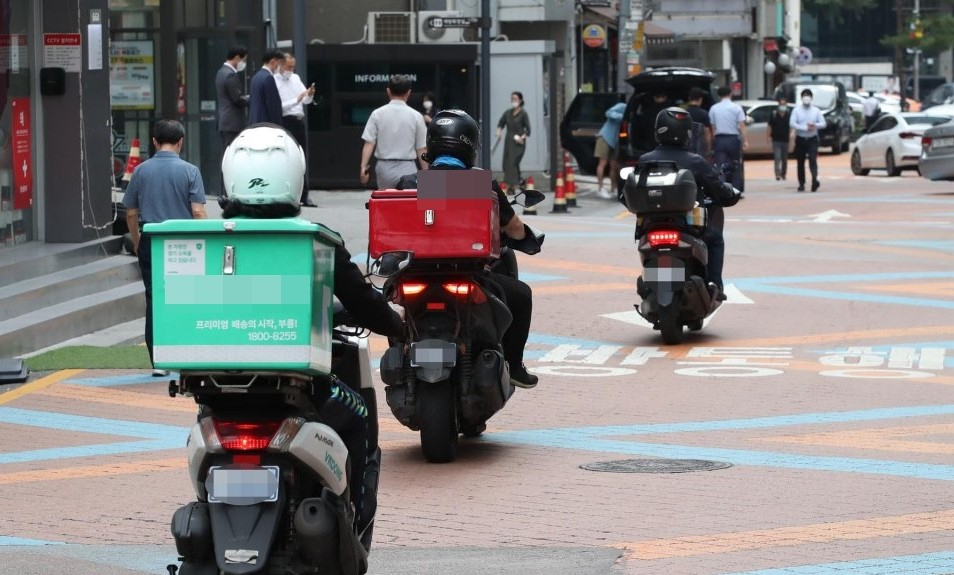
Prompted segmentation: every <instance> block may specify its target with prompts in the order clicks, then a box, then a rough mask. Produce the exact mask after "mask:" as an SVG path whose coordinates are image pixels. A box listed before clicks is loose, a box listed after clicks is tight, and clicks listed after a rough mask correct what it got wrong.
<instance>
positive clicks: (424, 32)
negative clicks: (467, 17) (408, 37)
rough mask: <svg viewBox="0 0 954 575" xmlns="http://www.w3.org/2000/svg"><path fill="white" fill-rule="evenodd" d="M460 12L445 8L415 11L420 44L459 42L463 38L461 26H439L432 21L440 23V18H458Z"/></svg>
mask: <svg viewBox="0 0 954 575" xmlns="http://www.w3.org/2000/svg"><path fill="white" fill-rule="evenodd" d="M460 16H461V13H460V12H450V11H447V10H422V11H420V12H418V13H417V41H418V43H420V44H449V43H456V42H461V41H462V40H463V39H464V29H463V28H440V27H434V26H432V23H437V24H438V25H439V24H440V19H441V18H459V17H460Z"/></svg>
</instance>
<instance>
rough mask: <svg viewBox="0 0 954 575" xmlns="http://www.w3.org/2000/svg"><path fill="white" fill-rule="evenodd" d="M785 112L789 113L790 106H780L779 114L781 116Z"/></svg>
mask: <svg viewBox="0 0 954 575" xmlns="http://www.w3.org/2000/svg"><path fill="white" fill-rule="evenodd" d="M785 112H788V106H779V107H778V113H779V114H783V115H784V114H785Z"/></svg>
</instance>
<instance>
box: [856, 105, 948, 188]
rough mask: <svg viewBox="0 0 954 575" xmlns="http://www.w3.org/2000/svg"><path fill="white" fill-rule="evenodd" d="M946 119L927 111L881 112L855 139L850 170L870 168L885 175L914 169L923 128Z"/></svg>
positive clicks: (861, 173)
mask: <svg viewBox="0 0 954 575" xmlns="http://www.w3.org/2000/svg"><path fill="white" fill-rule="evenodd" d="M950 120H951V117H950V116H946V115H943V114H932V113H930V112H900V113H896V114H884V115H883V116H881V117H880V118H878V120H877V121H875V123H874V125H873V126H871V129H870V130H868V131H867V132H866V133H865V134H864V135H863V136H861V137H860V138H858V141H857V142H855V151H854V152H852V154H851V172H852V173H853V174H855V175H856V176H867V175H868V172H870V171H871V170H873V169H874V170H887V172H888V175H889V176H900V175H901V170H906V169H910V170H916V169H918V159H919V158H920V157H921V136H922V135H924V131H925V130H927V129H928V128H930V127H931V126H937V125H938V124H944V123H946V122H949V121H950Z"/></svg>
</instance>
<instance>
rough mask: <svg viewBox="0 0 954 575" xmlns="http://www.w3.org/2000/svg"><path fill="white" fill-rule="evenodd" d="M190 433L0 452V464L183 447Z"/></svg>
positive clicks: (186, 431)
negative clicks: (118, 441) (156, 437)
mask: <svg viewBox="0 0 954 575" xmlns="http://www.w3.org/2000/svg"><path fill="white" fill-rule="evenodd" d="M188 433H189V430H188V429H183V430H181V431H180V432H179V433H178V435H177V436H176V437H170V438H169V439H151V440H147V441H128V442H122V443H100V444H95V445H79V446H75V447H54V448H50V449H34V450H32V451H18V452H14V453H2V454H0V465H3V464H6V463H30V462H35V461H53V460H59V459H73V458H76V457H100V456H106V455H123V454H127V453H145V452H149V451H166V450H168V449H181V448H184V447H185V446H186V437H188Z"/></svg>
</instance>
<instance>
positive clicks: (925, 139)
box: [921, 136, 934, 148]
mask: <svg viewBox="0 0 954 575" xmlns="http://www.w3.org/2000/svg"><path fill="white" fill-rule="evenodd" d="M932 143H934V138H932V137H931V136H922V137H921V146H922V147H924V148H930V147H931V144H932Z"/></svg>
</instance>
